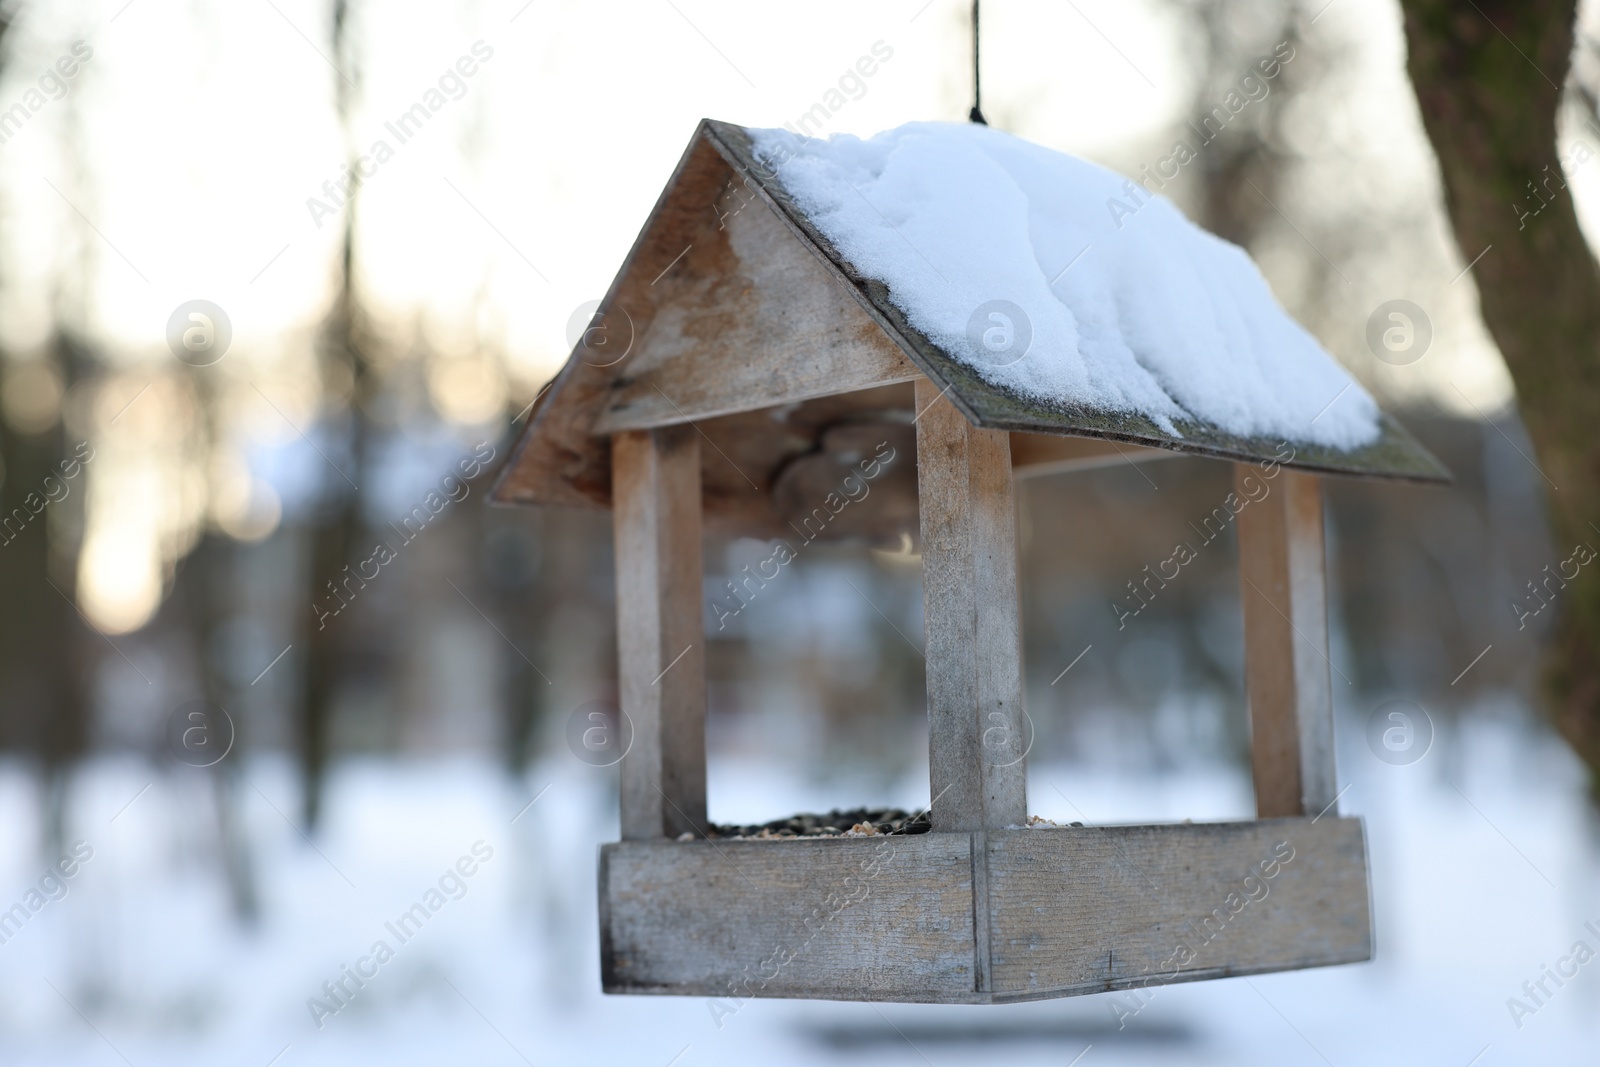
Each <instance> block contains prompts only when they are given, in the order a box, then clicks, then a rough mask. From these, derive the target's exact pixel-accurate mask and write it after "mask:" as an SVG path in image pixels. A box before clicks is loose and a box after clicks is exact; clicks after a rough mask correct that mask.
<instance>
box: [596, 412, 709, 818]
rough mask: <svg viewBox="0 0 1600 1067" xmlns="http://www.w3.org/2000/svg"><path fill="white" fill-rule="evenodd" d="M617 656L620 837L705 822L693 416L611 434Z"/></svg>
mask: <svg viewBox="0 0 1600 1067" xmlns="http://www.w3.org/2000/svg"><path fill="white" fill-rule="evenodd" d="M611 511H612V521H613V529H614V538H615V551H616V561H617V666H618V674H619V675H620V682H621V685H620V689H621V695H622V710H623V711H624V713H626V714H627V715H628V717H629V718H630V719H631V720H632V722H633V745H632V748H631V749H630V750H629V751H628V754H627V755H626V756H625V757H623V760H622V763H621V772H622V838H623V840H625V841H629V840H647V839H651V838H660V837H677V836H678V835H679V834H681V833H684V832H685V831H688V832H692V833H696V834H700V833H704V831H705V827H706V676H705V633H704V630H703V623H702V615H701V606H700V598H701V587H700V567H701V564H700V552H701V548H700V436H699V432H698V431H697V430H695V429H694V428H693V427H692V426H674V427H669V428H666V429H659V430H643V431H629V432H626V433H619V434H615V435H613V437H612V439H611Z"/></svg>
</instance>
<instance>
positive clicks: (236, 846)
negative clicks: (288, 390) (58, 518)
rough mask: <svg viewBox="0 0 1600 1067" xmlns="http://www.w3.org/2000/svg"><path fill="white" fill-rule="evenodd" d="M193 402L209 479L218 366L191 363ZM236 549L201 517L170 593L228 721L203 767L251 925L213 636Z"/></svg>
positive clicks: (233, 883) (217, 450)
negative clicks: (219, 749) (219, 750)
mask: <svg viewBox="0 0 1600 1067" xmlns="http://www.w3.org/2000/svg"><path fill="white" fill-rule="evenodd" d="M188 370H189V379H190V381H191V382H192V383H193V384H194V390H195V395H196V397H197V399H198V400H199V408H200V433H201V440H200V450H201V455H202V456H203V457H204V460H205V463H206V471H207V477H208V479H210V478H212V477H214V475H213V474H212V468H213V466H214V464H215V463H216V461H217V458H218V456H219V455H220V454H221V452H222V447H223V445H222V427H221V426H220V425H219V421H220V418H221V409H222V401H221V398H220V397H219V396H218V389H217V384H216V383H217V373H218V372H217V371H216V370H215V369H214V368H211V367H190V368H188ZM238 568H239V557H238V548H237V546H236V545H235V544H234V542H233V540H232V538H230V537H228V536H227V535H226V534H225V533H223V532H222V531H220V530H218V529H215V528H213V527H212V526H210V524H209V522H208V523H206V528H205V531H204V532H203V533H202V534H201V535H200V540H199V542H198V543H197V544H196V545H195V547H194V549H193V550H192V551H191V552H190V553H189V555H188V557H187V558H186V559H185V560H184V561H183V564H182V566H181V567H180V568H179V569H178V573H177V576H176V579H175V581H174V583H173V596H174V598H175V599H178V598H180V597H181V599H182V601H183V606H184V616H185V620H186V622H187V624H188V629H189V633H190V638H191V640H192V641H193V642H194V659H195V664H196V666H197V669H198V671H199V674H200V690H201V695H202V696H203V697H204V699H205V700H206V702H207V703H209V704H211V705H213V706H214V707H218V708H222V709H223V710H224V712H225V713H226V714H227V715H228V716H230V718H231V719H232V721H233V728H234V735H233V738H232V747H231V749H230V750H229V751H228V752H227V755H226V757H225V758H223V759H222V760H221V761H220V762H218V763H216V764H213V765H212V766H211V767H209V768H207V769H206V773H207V774H208V776H209V778H210V783H211V793H212V800H213V802H214V803H215V805H216V816H217V840H218V846H219V852H220V855H221V860H222V873H223V877H224V879H225V880H226V882H227V884H228V898H229V902H230V903H231V904H232V907H233V914H234V918H235V919H237V920H238V921H239V922H241V923H243V924H245V925H253V924H254V923H255V922H256V921H257V919H259V918H260V898H259V895H258V894H257V892H256V879H255V868H254V865H253V863H252V862H251V850H250V841H249V837H248V836H247V835H248V829H247V826H246V824H245V822H244V820H243V818H242V817H241V810H242V805H240V803H239V782H240V774H241V771H240V768H241V765H242V763H243V761H244V755H245V747H246V742H247V739H248V733H249V731H248V730H247V728H246V724H245V722H244V719H243V717H242V716H241V714H240V712H239V705H238V702H237V701H235V700H234V699H232V698H233V697H234V696H235V695H237V694H236V693H235V690H234V687H233V685H232V684H231V683H230V682H229V681H228V679H227V677H226V671H224V669H223V667H222V664H221V662H220V661H221V658H222V653H221V650H220V649H219V648H218V638H219V636H220V634H221V633H222V631H223V628H224V627H225V626H226V624H227V622H228V619H229V616H230V615H231V614H232V613H233V606H234V602H235V599H236V598H237V597H238V595H239V590H238V581H237V575H238Z"/></svg>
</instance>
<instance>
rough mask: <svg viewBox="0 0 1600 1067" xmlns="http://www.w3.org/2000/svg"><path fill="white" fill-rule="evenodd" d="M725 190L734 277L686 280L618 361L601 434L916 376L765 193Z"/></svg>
mask: <svg viewBox="0 0 1600 1067" xmlns="http://www.w3.org/2000/svg"><path fill="white" fill-rule="evenodd" d="M750 196H751V202H750V203H749V204H748V205H746V204H744V202H743V201H741V200H740V199H739V197H738V196H737V195H732V196H726V197H724V200H725V201H728V202H729V203H731V204H732V205H735V206H738V207H739V208H740V210H737V211H732V212H730V213H728V214H726V216H725V217H724V221H723V224H724V226H725V227H726V232H725V233H724V234H722V235H721V236H722V238H723V239H724V240H726V242H727V243H728V246H729V251H728V254H727V255H726V256H724V259H723V261H724V263H726V264H727V266H728V269H729V276H721V275H709V276H704V277H701V278H698V279H697V281H698V284H694V285H679V286H678V287H677V291H676V296H675V299H674V300H673V302H672V303H671V304H669V305H666V306H664V307H662V308H660V309H659V310H658V311H657V312H656V314H655V316H654V318H653V319H652V320H651V322H650V324H649V328H648V330H646V331H645V332H644V334H643V335H642V336H640V337H639V338H638V339H637V340H636V341H635V342H634V351H633V352H632V353H631V354H630V355H629V357H628V358H627V360H626V362H624V363H622V364H621V365H619V366H618V368H617V370H618V375H617V377H616V378H615V379H614V380H613V381H612V383H611V393H610V396H609V397H608V399H607V401H606V405H605V407H604V409H603V410H602V411H601V413H600V416H599V418H598V419H597V420H596V422H595V425H594V432H595V433H598V434H609V433H615V432H617V431H619V430H637V429H643V428H647V427H651V426H670V425H675V424H677V423H681V422H688V421H690V420H697V421H698V420H701V419H708V418H715V417H716V416H718V415H727V414H731V413H733V412H738V411H751V410H755V409H759V408H769V407H775V406H777V405H779V404H792V403H794V402H796V401H799V400H807V399H810V398H812V397H818V396H829V395H832V394H835V393H848V392H854V391H855V390H857V389H867V388H871V387H872V386H876V385H886V384H889V383H893V382H906V381H911V380H912V379H913V378H920V377H921V376H922V372H921V371H919V370H917V369H916V367H914V366H912V364H911V361H910V360H908V359H907V358H906V357H905V354H904V353H903V352H901V351H900V349H899V347H898V346H896V345H895V343H894V342H893V341H891V340H889V338H888V337H887V336H886V335H885V334H884V332H883V330H882V329H880V328H879V327H878V324H877V323H875V322H873V321H872V319H871V318H869V317H868V316H867V314H866V312H865V311H863V310H862V308H861V306H860V304H859V303H858V302H857V301H856V299H855V298H854V297H853V296H852V294H851V293H850V291H849V290H847V289H845V288H844V287H842V286H840V285H839V284H838V283H837V282H835V281H834V279H833V278H832V277H831V276H830V275H829V273H828V271H827V268H826V267H824V266H823V264H822V261H821V260H819V259H818V258H817V257H816V256H815V255H813V254H812V253H811V252H810V251H808V250H807V249H806V248H805V247H804V246H803V245H802V244H800V242H798V241H796V240H795V238H794V235H793V234H792V233H791V232H790V231H789V229H788V227H786V226H785V225H784V224H783V223H782V222H781V221H780V220H779V219H778V216H777V215H776V214H775V213H774V211H773V209H772V207H771V206H769V205H768V204H767V203H766V202H765V201H764V200H761V199H759V198H756V197H755V196H754V194H750Z"/></svg>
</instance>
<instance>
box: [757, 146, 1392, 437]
mask: <svg viewBox="0 0 1600 1067" xmlns="http://www.w3.org/2000/svg"><path fill="white" fill-rule="evenodd" d="M749 135H750V138H751V141H752V143H753V146H754V149H755V152H756V155H757V156H759V157H760V158H761V159H762V160H763V162H764V163H766V164H767V165H768V166H770V167H772V168H773V169H774V170H775V171H776V173H777V175H778V177H779V180H781V182H782V183H783V186H784V188H785V189H786V190H787V191H788V193H789V195H790V196H791V197H792V198H793V200H794V201H795V203H796V204H797V205H798V206H799V207H800V208H801V209H802V210H803V211H804V212H805V214H806V215H807V217H808V218H809V220H810V221H811V223H812V224H813V225H814V226H816V228H817V229H818V230H819V231H820V232H821V233H822V234H823V235H824V236H826V237H827V238H828V240H829V241H831V242H832V243H833V245H834V246H835V248H837V249H838V251H839V252H840V253H841V254H842V255H843V256H844V257H845V258H846V259H848V260H849V261H850V263H851V264H852V266H853V267H854V268H855V270H856V271H858V272H859V273H860V274H861V275H863V276H864V277H866V278H870V279H874V280H877V281H879V282H882V283H883V284H884V285H885V286H886V287H887V291H888V299H889V301H890V302H891V303H893V304H894V305H895V306H896V307H897V308H898V309H899V310H900V311H901V312H902V313H903V314H904V315H905V317H906V319H907V321H908V322H909V323H910V324H911V325H913V326H915V327H916V328H917V329H918V330H920V331H921V332H922V333H923V334H925V335H926V336H927V338H928V339H929V340H930V341H932V342H933V343H934V344H936V345H938V346H939V347H940V348H942V349H944V350H945V351H946V352H948V353H950V354H951V355H952V356H954V357H955V358H956V359H958V360H960V361H961V362H963V363H965V364H966V365H968V366H969V367H971V368H973V370H974V371H975V372H976V373H977V374H978V375H979V376H980V377H981V378H983V379H984V380H985V381H988V382H989V383H991V384H993V385H995V386H998V387H1001V388H1002V389H1006V390H1008V391H1012V392H1014V393H1017V394H1020V395H1021V396H1023V397H1026V398H1029V399H1033V400H1038V401H1043V402H1046V403H1049V404H1052V405H1056V406H1062V405H1064V406H1068V407H1074V408H1088V409H1094V410H1100V411H1108V412H1120V413H1130V414H1137V415H1142V416H1144V417H1146V418H1148V419H1150V420H1151V421H1152V422H1153V423H1154V424H1155V425H1156V426H1158V427H1159V428H1160V429H1161V430H1163V431H1165V432H1166V433H1170V434H1172V435H1173V436H1175V437H1181V436H1183V435H1182V433H1181V432H1180V429H1179V425H1180V424H1182V423H1185V422H1198V423H1202V424H1206V425H1208V426H1210V427H1214V428H1216V429H1218V430H1221V431H1223V432H1224V433H1227V434H1231V435H1234V436H1237V437H1241V438H1262V439H1268V438H1270V439H1274V440H1288V441H1295V442H1307V443H1311V444H1316V445H1321V446H1325V447H1328V448H1333V449H1338V450H1343V451H1348V450H1353V449H1357V448H1361V447H1364V446H1367V445H1371V444H1372V443H1374V442H1375V441H1377V440H1378V438H1379V437H1380V435H1381V434H1382V427H1381V425H1380V414H1379V411H1378V406H1377V404H1376V403H1375V402H1374V401H1373V399H1372V397H1371V396H1370V395H1368V393H1367V392H1366V390H1365V389H1363V388H1362V387H1361V386H1360V385H1359V384H1358V383H1356V382H1355V380H1354V379H1353V378H1351V377H1350V375H1349V374H1348V373H1347V372H1346V371H1345V370H1344V368H1342V367H1341V366H1340V365H1339V364H1338V363H1337V362H1336V361H1335V360H1334V359H1333V357H1331V356H1330V355H1329V354H1328V353H1327V352H1326V351H1324V350H1323V348H1322V347H1321V346H1320V345H1319V344H1318V343H1317V341H1316V340H1315V338H1313V337H1312V336H1311V334H1310V333H1308V332H1307V331H1306V330H1305V329H1304V328H1303V327H1301V326H1300V325H1299V324H1298V323H1296V322H1295V321H1294V320H1293V319H1292V318H1290V317H1289V315H1288V313H1286V312H1285V311H1284V310H1283V308H1282V307H1281V306H1280V305H1279V304H1278V302H1277V300H1276V299H1274V297H1273V295H1272V293H1271V291H1270V290H1269V289H1268V287H1267V283H1266V281H1265V279H1263V278H1262V276H1261V273H1260V271H1259V270H1258V269H1257V268H1256V266H1255V264H1254V263H1253V262H1252V261H1251V259H1250V257H1249V256H1248V255H1247V254H1246V253H1245V252H1244V251H1243V250H1241V249H1240V248H1238V247H1237V246H1235V245H1232V244H1230V243H1228V242H1227V241H1224V240H1222V239H1220V238H1218V237H1215V236H1213V235H1211V234H1209V233H1207V232H1205V231H1204V230H1202V229H1200V227H1198V226H1196V225H1195V224H1194V223H1192V222H1190V221H1189V220H1188V219H1187V218H1185V217H1184V215H1183V214H1182V212H1180V211H1179V210H1178V209H1177V208H1176V207H1175V206H1173V204H1172V203H1171V202H1170V201H1168V200H1167V199H1165V198H1164V197H1161V196H1159V195H1156V196H1152V195H1150V194H1149V193H1147V192H1146V191H1145V190H1144V189H1142V188H1141V187H1140V186H1138V185H1136V184H1135V183H1133V182H1132V181H1130V180H1128V179H1125V178H1123V177H1122V176H1121V175H1119V174H1116V173H1114V172H1112V171H1110V170H1107V169H1105V168H1104V167H1100V166H1097V165H1095V164H1093V163H1089V162H1086V161H1084V160H1081V159H1077V158H1075V157H1073V156H1069V155H1065V154H1063V153H1060V152H1056V151H1053V150H1051V149H1048V148H1043V147H1040V146H1038V145H1035V144H1030V143H1029V142H1027V141H1024V140H1021V139H1020V138H1017V137H1013V136H1011V135H1010V134H1006V133H1003V132H1001V131H999V130H995V129H992V128H989V127H986V126H979V125H973V124H959V125H958V124H951V123H911V124H909V125H905V126H901V127H898V128H896V129H893V130H888V131H885V132H884V133H880V134H878V135H876V136H875V137H872V138H870V139H868V140H861V139H860V138H857V137H853V136H848V135H836V136H833V137H830V138H828V139H827V140H819V139H814V138H804V137H797V136H795V135H794V134H792V133H789V132H788V131H785V130H750V131H749Z"/></svg>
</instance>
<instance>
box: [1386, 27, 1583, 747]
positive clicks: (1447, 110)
mask: <svg viewBox="0 0 1600 1067" xmlns="http://www.w3.org/2000/svg"><path fill="white" fill-rule="evenodd" d="M1402 7H1403V8H1404V11H1405V31H1406V41H1407V44H1408V46H1409V56H1410V57H1409V60H1408V66H1409V70H1410V74H1411V80H1412V83H1413V85H1414V86H1415V88H1416V93H1417V101H1418V103H1419V104H1420V106H1421V110H1422V120H1423V125H1424V127H1425V128H1426V130H1427V133H1428V137H1429V139H1430V140H1431V141H1432V142H1433V147H1434V151H1435V152H1436V153H1437V155H1438V158H1439V167H1440V171H1441V172H1442V175H1443V179H1444V188H1445V199H1446V202H1447V206H1448V209H1449V213H1450V221H1451V224H1452V226H1453V228H1454V230H1455V236H1456V241H1457V242H1458V244H1459V245H1460V248H1461V253H1462V256H1463V257H1464V259H1465V260H1466V261H1472V260H1474V258H1476V263H1475V264H1474V266H1473V268H1472V270H1473V274H1474V276H1475V278H1476V280H1477V283H1478V292H1479V301H1480V304H1481V308H1482V313H1483V319H1484V322H1485V324H1486V325H1487V326H1488V328H1489V331H1490V333H1491V334H1492V335H1493V336H1494V339H1495V342H1496V343H1497V344H1498V345H1499V347H1500V351H1501V353H1502V354H1503V355H1504V356H1505V360H1506V365H1507V366H1508V367H1509V368H1510V370H1511V375H1512V378H1513V379H1514V381H1515V382H1516V388H1517V402H1518V405H1519V406H1520V408H1521V412H1522V417H1523V421H1524V423H1525V424H1526V426H1527V429H1528V433H1529V435H1530V436H1531V437H1532V439H1533V442H1534V445H1535V448H1536V450H1537V460H1538V465H1539V468H1540V471H1541V474H1542V476H1543V478H1544V479H1545V482H1546V485H1547V486H1548V488H1549V494H1548V499H1549V509H1550V516H1551V520H1552V523H1553V526H1554V528H1555V532H1556V536H1557V539H1558V540H1557V544H1558V546H1561V547H1563V548H1564V551H1563V553H1562V557H1561V558H1565V555H1566V552H1568V551H1570V547H1568V546H1571V545H1573V544H1574V543H1575V542H1578V541H1588V542H1590V543H1591V544H1593V543H1595V542H1596V541H1597V540H1600V533H1597V524H1600V435H1597V433H1596V427H1597V426H1600V367H1597V357H1600V271H1597V267H1596V263H1595V259H1594V254H1593V251H1592V250H1591V249H1590V247H1589V245H1588V243H1587V242H1586V241H1585V240H1584V236H1583V233H1582V231H1581V230H1580V228H1579V226H1578V216H1577V212H1576V210H1575V208H1574V205H1573V201H1572V197H1571V196H1570V195H1569V194H1568V193H1567V192H1566V191H1565V179H1564V176H1563V175H1562V166H1561V162H1560V161H1559V160H1558V158H1557V143H1556V138H1557V120H1558V117H1559V114H1560V111H1561V108H1562V105H1563V102H1564V100H1565V99H1566V97H1565V95H1564V91H1563V85H1564V84H1565V82H1566V80H1567V77H1568V73H1569V69H1570V67H1571V58H1572V48H1573V26H1574V20H1575V17H1576V0H1518V2H1512V0H1478V2H1476V3H1472V4H1465V5H1463V4H1459V3H1454V2H1451V0H1402ZM1551 176H1554V178H1553V179H1552V178H1551ZM1536 188H1537V193H1538V198H1537V199H1536V197H1535V189H1536ZM1543 200H1549V203H1548V204H1547V205H1545V206H1544V207H1542V208H1541V207H1540V203H1541V201H1543ZM1536 211H1537V214H1536V216H1535V217H1524V215H1525V214H1526V215H1533V214H1534V213H1535V212H1536ZM1560 597H1561V599H1562V601H1563V605H1562V606H1563V607H1564V608H1565V611H1564V614H1563V622H1562V629H1561V634H1560V638H1559V643H1558V646H1557V652H1556V657H1555V659H1556V662H1555V663H1554V664H1553V666H1552V670H1551V673H1550V679H1551V688H1552V697H1553V700H1552V702H1551V706H1552V709H1553V714H1554V718H1555V723H1556V727H1557V729H1558V730H1560V732H1561V734H1562V736H1563V737H1565V738H1566V740H1567V741H1568V742H1569V743H1570V744H1571V745H1572V746H1573V748H1575V749H1576V750H1577V752H1578V753H1579V754H1580V755H1581V756H1582V757H1583V759H1584V760H1585V762H1587V763H1588V765H1589V766H1590V768H1591V769H1593V770H1595V771H1596V772H1600V567H1585V568H1583V569H1582V570H1580V572H1579V573H1578V576H1577V578H1576V579H1575V580H1573V581H1572V582H1571V583H1570V584H1569V586H1568V587H1567V588H1564V589H1561V590H1560ZM1508 610H1509V609H1508Z"/></svg>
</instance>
